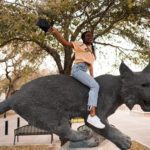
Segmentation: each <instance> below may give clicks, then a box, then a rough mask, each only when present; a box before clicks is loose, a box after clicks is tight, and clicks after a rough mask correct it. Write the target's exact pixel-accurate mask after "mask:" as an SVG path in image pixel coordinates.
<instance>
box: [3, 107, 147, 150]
mask: <svg viewBox="0 0 150 150" xmlns="http://www.w3.org/2000/svg"><path fill="white" fill-rule="evenodd" d="M17 117H19V116H18V115H13V116H9V117H7V118H6V119H4V118H2V117H1V118H0V146H2V145H12V144H13V138H14V134H13V131H14V129H15V128H16V127H17ZM5 121H9V123H8V125H9V134H8V135H7V136H6V135H4V125H5ZM109 121H110V123H111V124H113V125H115V126H116V127H117V128H118V129H120V130H121V131H122V132H123V133H125V134H127V135H129V136H130V137H131V138H132V140H137V141H140V142H141V143H143V144H144V145H147V146H149V147H150V115H149V116H147V117H144V116H143V115H138V114H133V113H130V112H129V111H126V112H124V111H120V110H119V111H117V112H116V113H115V114H113V115H112V116H111V117H109ZM25 124H27V122H26V121H24V120H23V119H21V126H23V125H25ZM82 124H83V123H74V124H73V128H74V129H76V128H77V127H79V126H80V125H82ZM19 139H20V140H19V143H17V145H30V144H49V143H50V136H49V135H42V136H22V137H20V138H19ZM53 145H55V146H56V147H57V148H58V147H59V146H60V142H59V138H58V136H56V135H55V136H54V142H53ZM108 147H109V150H119V149H118V148H116V147H115V146H114V145H113V144H112V143H111V142H109V141H107V140H105V141H104V142H103V143H102V144H101V148H99V147H97V148H92V149H89V150H108ZM84 150H85V149H84ZM86 150H88V149H86Z"/></svg>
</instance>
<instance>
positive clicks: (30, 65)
mask: <svg viewBox="0 0 150 150" xmlns="http://www.w3.org/2000/svg"><path fill="white" fill-rule="evenodd" d="M25 47H26V48H25V49H23V47H22V44H20V45H12V44H10V45H7V46H5V47H4V48H3V50H2V51H1V52H0V54H1V57H2V58H1V59H0V64H1V65H3V68H4V70H5V72H4V73H3V74H1V77H0V93H2V92H4V93H6V98H8V97H9V96H11V95H12V94H13V93H14V92H15V91H16V90H18V89H20V87H21V86H22V85H23V84H24V83H26V82H27V81H29V78H31V73H32V74H33V73H35V72H37V68H38V67H39V65H40V64H41V60H42V59H41V54H40V52H41V50H40V49H38V48H37V49H36V51H35V50H34V49H32V47H30V45H27V44H26V45H25ZM18 51H19V53H18ZM35 52H36V53H35ZM39 56H40V57H39ZM1 71H2V69H1ZM18 82H19V86H18Z"/></svg>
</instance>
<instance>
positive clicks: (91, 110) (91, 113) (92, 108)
mask: <svg viewBox="0 0 150 150" xmlns="http://www.w3.org/2000/svg"><path fill="white" fill-rule="evenodd" d="M95 115H96V107H94V106H92V107H91V109H90V116H91V117H94V116H95Z"/></svg>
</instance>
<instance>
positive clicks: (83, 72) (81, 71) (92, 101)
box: [71, 63, 99, 108]
mask: <svg viewBox="0 0 150 150" xmlns="http://www.w3.org/2000/svg"><path fill="white" fill-rule="evenodd" d="M87 70H88V65H87V64H86V63H78V64H74V65H73V67H72V71H71V75H72V76H73V77H74V78H75V79H77V80H78V81H80V82H81V83H83V84H84V85H86V86H88V87H89V88H90V91H89V97H88V106H89V107H90V108H91V107H92V106H95V107H96V106H97V100H98V92H99V84H98V83H97V82H96V80H95V79H94V78H93V77H92V76H90V75H89V74H87Z"/></svg>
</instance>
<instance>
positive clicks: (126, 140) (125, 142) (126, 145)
mask: <svg viewBox="0 0 150 150" xmlns="http://www.w3.org/2000/svg"><path fill="white" fill-rule="evenodd" d="M118 142H119V147H120V148H121V150H128V149H130V148H131V144H132V142H131V138H130V137H128V136H124V137H121V138H120V139H119V140H118Z"/></svg>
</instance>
